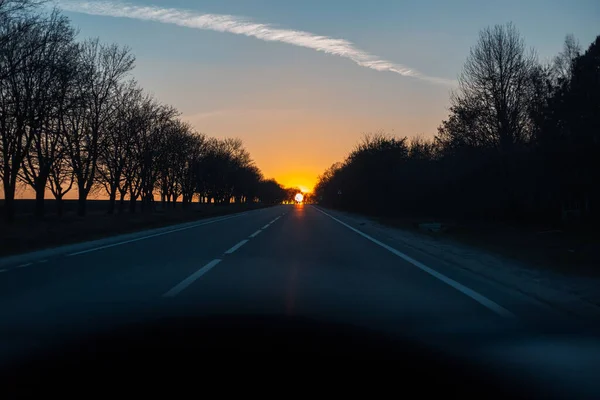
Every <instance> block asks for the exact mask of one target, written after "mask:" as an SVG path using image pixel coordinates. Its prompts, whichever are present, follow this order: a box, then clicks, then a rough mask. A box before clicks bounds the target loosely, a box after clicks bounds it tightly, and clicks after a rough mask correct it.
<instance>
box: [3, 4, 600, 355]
mask: <svg viewBox="0 0 600 400" xmlns="http://www.w3.org/2000/svg"><path fill="white" fill-rule="evenodd" d="M599 26H600V13H599V12H598V6H597V4H595V3H593V2H586V1H582V2H579V3H577V4H571V3H569V2H552V4H546V3H544V4H540V3H539V2H522V1H512V0H511V1H504V2H486V4H485V6H484V5H483V4H482V3H481V2H478V1H466V2H465V1H463V2H445V1H441V0H439V1H402V2H399V1H381V2H379V1H378V2H358V1H337V0H336V1H327V2H320V1H319V2H317V1H312V0H311V1H304V2H289V1H286V2H282V1H262V2H247V1H242V0H232V1H227V2H222V1H206V2H196V1H191V0H190V1H188V0H178V1H160V0H154V1H149V0H148V1H146V0H135V1H131V2H121V1H104V0H99V1H79V0H64V1H63V0H60V1H52V2H51V1H36V0H0V156H1V157H0V176H1V178H2V182H1V186H2V188H1V192H0V196H1V199H0V212H1V214H2V215H1V217H2V218H1V222H0V257H1V258H0V320H1V321H2V323H1V326H2V327H1V328H0V330H6V331H5V332H3V333H6V332H24V333H26V335H32V337H36V338H38V339H39V340H43V339H44V338H46V337H54V338H56V337H62V336H63V335H66V334H67V332H68V333H69V334H71V335H74V336H78V335H80V336H81V335H84V333H83V332H88V331H89V330H90V329H91V330H93V329H95V328H96V327H101V326H105V325H106V324H108V323H112V322H114V321H119V322H131V321H134V320H136V321H137V320H143V319H144V318H147V317H149V316H151V315H155V314H160V315H171V313H179V315H181V314H184V315H200V314H201V315H215V314H216V315H229V314H239V313H241V314H253V315H254V314H260V315H265V314H266V315H275V316H290V317H292V316H294V317H295V316H301V317H307V318H314V319H316V320H320V321H328V322H339V323H349V324H354V325H357V326H362V327H366V328H369V329H373V330H375V331H381V332H383V331H385V332H391V333H394V334H399V333H406V331H407V329H408V330H410V331H411V332H413V329H415V330H417V331H419V332H421V331H422V330H425V331H427V332H429V333H431V334H432V335H440V336H442V337H445V338H448V337H450V336H451V335H450V333H449V332H454V333H456V332H461V333H462V334H464V335H474V336H475V337H477V338H481V337H483V335H484V334H483V333H482V331H487V330H491V329H507V328H508V327H514V326H515V324H517V325H519V326H521V324H523V323H529V324H531V323H533V322H543V323H547V322H549V323H550V324H554V325H555V326H560V327H574V326H575V325H573V324H575V322H573V321H577V323H579V322H582V321H585V322H589V321H595V320H598V318H599V317H600V275H599V274H600V269H598V266H599V265H600V255H599V254H600V252H598V244H599V243H600V237H599V235H598V229H597V227H598V223H599V222H600V189H599V187H600V186H599V185H598V182H600V136H599V135H600V113H599V110H600V36H598V34H599V33H600V32H598V27H599ZM409 327H410V328H409ZM528 329H529V328H528ZM574 329H575V328H574ZM78 332H81V333H78ZM580 332H587V330H586V329H581V330H580ZM415 335H416V334H415ZM6 336H7V337H8V338H6V340H7V342H6V343H5V345H4V344H3V346H1V347H2V348H4V347H5V348H7V349H11V351H16V349H19V348H21V347H23V348H25V347H28V346H30V345H31V343H29V341H27V340H25V342H26V343H24V342H23V341H22V340H21V339H18V340H16V341H15V338H14V337H13V336H11V335H6ZM416 336H419V335H416ZM436 337H437V336H436ZM469 337H470V336H469ZM0 339H1V338H0ZM38 339H36V340H38ZM1 357H2V355H0V358H1Z"/></svg>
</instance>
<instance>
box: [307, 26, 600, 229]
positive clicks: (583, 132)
mask: <svg viewBox="0 0 600 400" xmlns="http://www.w3.org/2000/svg"><path fill="white" fill-rule="evenodd" d="M450 102H451V108H450V115H449V116H448V118H447V119H446V120H445V121H443V122H442V124H441V125H440V127H439V128H438V132H437V135H436V136H435V137H434V138H433V139H431V140H427V139H423V138H422V137H421V138H419V137H417V138H413V139H411V140H409V139H407V138H394V137H390V136H387V135H386V134H384V133H378V134H371V135H367V136H366V137H365V138H364V139H363V141H362V142H361V143H360V144H359V145H358V146H357V147H356V148H355V149H354V150H353V151H352V152H351V153H350V155H349V156H348V157H347V158H346V160H345V161H344V162H341V163H336V164H334V165H333V166H332V167H331V168H329V169H328V170H327V171H325V173H324V174H323V175H322V176H320V178H319V182H318V184H317V187H316V190H315V195H316V198H317V199H319V200H320V202H321V203H323V204H326V205H330V206H334V207H339V208H344V209H348V210H353V211H359V212H366V213H378V214H385V215H398V214H410V215H420V216H429V217H440V218H441V217H453V218H466V217H469V218H487V219H503V220H518V221H531V222H540V221H545V222H552V221H554V222H559V221H561V220H565V219H570V218H572V217H575V219H577V220H579V221H584V222H591V221H598V220H599V219H600V218H599V216H600V185H599V184H598V183H599V182H600V36H599V37H597V38H596V40H595V41H594V42H593V43H592V44H591V45H590V46H589V48H588V49H587V50H586V51H584V52H582V51H581V49H580V47H579V45H578V44H577V42H576V40H575V39H574V38H573V37H572V36H567V38H566V40H565V43H564V49H563V51H562V52H561V53H560V54H559V55H557V56H556V57H555V59H554V60H552V61H550V62H547V63H541V62H539V61H538V59H537V57H536V55H535V53H534V52H533V51H530V50H528V49H527V48H526V46H525V44H524V40H523V38H522V37H521V36H520V34H519V32H518V31H517V29H516V28H515V27H514V26H513V25H512V24H507V25H499V26H494V27H490V28H487V29H484V30H483V31H481V33H480V35H479V41H478V42H477V44H476V45H475V46H474V47H473V48H472V49H471V51H470V54H469V56H468V59H467V61H466V63H465V65H464V69H463V71H462V73H461V75H460V76H459V80H458V88H457V89H456V90H455V91H454V92H453V93H452V94H451V98H450Z"/></svg>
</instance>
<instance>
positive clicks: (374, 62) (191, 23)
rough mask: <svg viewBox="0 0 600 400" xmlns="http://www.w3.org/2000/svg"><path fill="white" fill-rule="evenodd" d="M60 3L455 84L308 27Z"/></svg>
mask: <svg viewBox="0 0 600 400" xmlns="http://www.w3.org/2000/svg"><path fill="white" fill-rule="evenodd" d="M58 4H59V6H60V7H61V8H62V9H64V10H67V11H73V12H79V13H84V14H91V15H102V16H110V17H124V18H133V19H139V20H145V21H156V22H161V23H165V24H175V25H180V26H185V27H188V28H194V29H206V30H211V31H217V32H229V33H233V34H236V35H244V36H249V37H254V38H257V39H260V40H264V41H268V42H282V43H288V44H291V45H294V46H300V47H306V48H309V49H313V50H317V51H322V52H324V53H327V54H333V55H336V56H340V57H344V58H348V59H350V60H352V61H354V62H355V63H356V64H358V65H360V66H361V67H366V68H371V69H374V70H376V71H388V72H394V73H397V74H400V75H402V76H406V77H412V78H417V79H422V80H425V81H429V82H433V83H439V84H444V85H453V84H454V83H455V82H454V81H452V80H450V79H444V78H437V77H432V76H426V75H423V74H422V73H420V72H419V71H416V70H414V69H412V68H409V67H406V66H404V65H402V64H395V63H392V62H389V61H386V60H382V59H380V58H378V57H376V56H374V55H371V54H369V53H367V52H365V51H363V50H360V49H358V48H356V47H355V46H354V44H353V43H352V42H349V41H347V40H344V39H334V38H330V37H327V36H321V35H315V34H313V33H310V32H304V31H296V30H291V29H280V28H276V27H274V26H272V25H269V24H261V23H256V22H252V21H251V20H249V19H247V18H243V17H237V16H233V15H221V14H201V13H197V12H193V11H188V10H179V9H175V8H162V7H156V6H137V5H131V4H126V3H121V2H112V1H77V0H58Z"/></svg>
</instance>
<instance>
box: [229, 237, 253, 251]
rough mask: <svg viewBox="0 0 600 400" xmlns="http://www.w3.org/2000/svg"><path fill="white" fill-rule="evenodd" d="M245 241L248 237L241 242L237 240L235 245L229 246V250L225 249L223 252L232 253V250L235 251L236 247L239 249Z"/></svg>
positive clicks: (246, 241)
mask: <svg viewBox="0 0 600 400" xmlns="http://www.w3.org/2000/svg"><path fill="white" fill-rule="evenodd" d="M246 243H248V239H244V240H242V241H241V242H239V243H238V244H236V245H235V246H233V247H232V248H230V249H229V250H227V251H226V252H225V254H231V253H233V252H234V251H236V250H237V249H239V248H240V247H242V246H243V245H245V244H246Z"/></svg>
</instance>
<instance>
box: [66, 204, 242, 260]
mask: <svg viewBox="0 0 600 400" xmlns="http://www.w3.org/2000/svg"><path fill="white" fill-rule="evenodd" d="M245 214H247V213H241V214H236V215H232V216H230V217H225V218H221V219H216V220H213V221H208V222H202V223H200V224H194V225H191V226H185V227H183V228H179V229H173V230H170V231H166V232H160V233H155V234H154V235H148V236H143V237H140V238H136V239H131V240H125V241H124V242H118V243H113V244H108V245H106V246H100V247H95V248H93V249H89V250H83V251H78V252H76V253H71V254H68V255H67V257H72V256H78V255H80V254H86V253H91V252H93V251H98V250H103V249H108V248H110V247H115V246H121V245H123V244H127V243H133V242H138V241H140V240H146V239H150V238H153V237H157V236H163V235H168V234H169V233H174V232H181V231H185V230H188V229H193V228H197V227H199V226H203V225H210V224H214V223H216V222H221V221H226V220H228V219H232V218H237V217H241V216H242V215H245Z"/></svg>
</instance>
